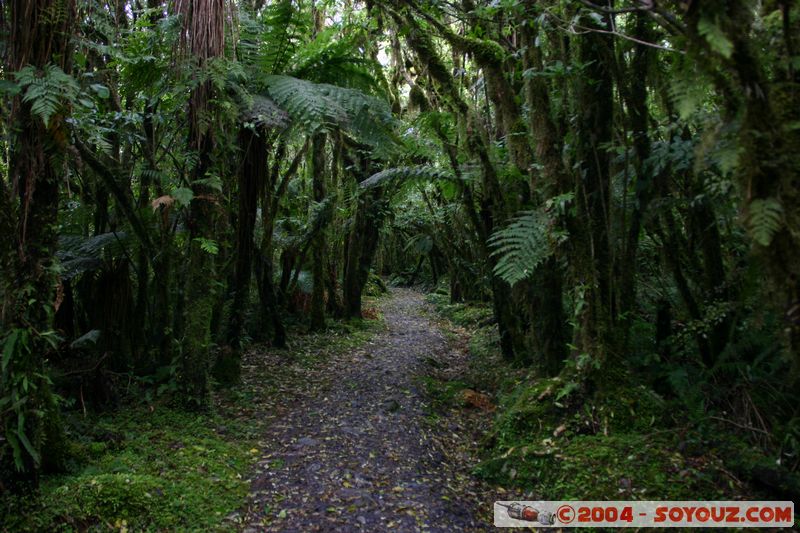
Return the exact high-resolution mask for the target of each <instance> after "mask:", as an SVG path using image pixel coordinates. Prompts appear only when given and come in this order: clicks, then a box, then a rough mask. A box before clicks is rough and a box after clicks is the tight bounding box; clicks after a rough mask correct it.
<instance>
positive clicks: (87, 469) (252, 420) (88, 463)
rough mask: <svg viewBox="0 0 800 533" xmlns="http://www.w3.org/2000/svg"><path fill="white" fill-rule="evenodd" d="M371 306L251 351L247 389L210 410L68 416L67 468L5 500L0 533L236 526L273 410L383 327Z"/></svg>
mask: <svg viewBox="0 0 800 533" xmlns="http://www.w3.org/2000/svg"><path fill="white" fill-rule="evenodd" d="M365 308H366V309H367V310H369V313H368V314H369V315H370V316H371V317H372V319H365V320H356V321H349V322H330V323H329V326H328V328H327V329H326V330H325V331H324V332H321V333H316V334H302V332H301V331H300V330H298V331H295V332H293V333H294V334H293V335H292V336H291V337H290V338H291V342H290V347H289V349H287V350H275V349H269V348H264V347H260V346H255V347H252V348H251V350H250V353H249V354H247V355H246V356H245V365H244V367H243V368H244V369H243V376H242V377H243V382H242V384H241V385H239V386H237V387H233V388H231V389H226V390H221V391H218V392H217V393H215V401H214V404H215V407H214V410H213V412H212V413H191V412H186V411H184V410H181V409H178V408H176V407H174V406H173V402H172V400H171V398H170V397H169V396H168V395H163V396H157V397H156V398H155V400H153V401H151V402H149V403H148V402H144V403H143V402H134V401H131V402H130V403H127V404H123V406H122V407H120V408H119V409H117V410H116V411H114V412H109V413H104V414H96V413H95V414H93V413H91V412H88V413H86V414H84V413H83V412H82V411H77V410H76V411H73V412H68V413H66V417H65V418H66V422H67V427H68V429H69V434H68V437H69V444H68V454H69V456H70V457H71V459H70V461H69V471H68V472H67V473H64V474H59V475H46V476H44V477H43V478H42V480H41V487H40V493H39V495H38V497H36V498H31V497H22V498H15V499H12V498H10V497H5V498H0V516H2V517H3V519H2V523H0V531H7V530H8V531H37V532H38V531H109V530H115V531H187V530H191V531H214V530H216V531H225V530H235V529H236V524H235V522H234V521H233V520H230V519H227V518H229V517H230V516H231V514H232V513H234V512H235V511H236V510H237V509H239V508H240V507H241V506H242V505H243V503H244V501H245V499H246V497H247V495H248V491H249V486H250V482H249V479H248V475H249V473H250V471H251V467H252V465H253V464H254V463H255V461H256V460H257V459H258V458H259V457H260V456H261V454H262V450H261V449H259V448H260V443H259V440H258V438H259V435H260V434H261V431H262V429H263V427H264V425H265V424H266V423H268V420H269V416H268V415H269V406H270V405H272V402H273V401H274V399H275V398H276V397H278V396H279V395H280V394H281V391H282V390H284V389H285V387H286V386H287V384H289V383H291V382H292V380H301V379H302V375H303V373H304V369H307V368H309V367H311V366H312V365H315V364H318V363H319V362H321V361H322V360H324V359H325V358H327V357H329V356H331V355H332V354H334V353H341V352H344V351H347V350H350V349H352V348H354V347H356V346H359V345H360V344H362V343H364V342H366V340H368V339H369V338H370V337H371V336H372V335H373V334H374V333H375V331H377V330H378V329H380V328H381V327H382V318H381V317H380V316H379V314H378V312H377V311H375V309H374V306H369V305H367V306H365ZM269 357H271V358H272V360H269V361H267V360H266V358H269ZM248 362H249V364H248ZM273 362H275V363H276V364H270V363H273ZM278 363H280V364H278ZM151 397H152V396H151ZM234 516H235V514H234Z"/></svg>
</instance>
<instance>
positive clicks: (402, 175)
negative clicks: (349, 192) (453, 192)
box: [359, 166, 456, 189]
mask: <svg viewBox="0 0 800 533" xmlns="http://www.w3.org/2000/svg"><path fill="white" fill-rule="evenodd" d="M455 179H456V178H455V177H454V176H453V175H452V174H450V173H449V172H446V171H444V170H440V169H438V168H435V167H431V166H418V167H394V168H387V169H386V170H382V171H380V172H378V173H377V174H373V175H372V176H370V177H369V178H367V179H365V180H364V181H362V182H361V183H360V184H359V187H361V188H362V189H369V188H372V187H378V186H383V185H387V184H389V183H391V182H397V181H425V182H429V181H437V180H444V181H454V180H455Z"/></svg>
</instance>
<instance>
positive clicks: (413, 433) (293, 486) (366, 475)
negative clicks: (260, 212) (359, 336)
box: [243, 289, 493, 532]
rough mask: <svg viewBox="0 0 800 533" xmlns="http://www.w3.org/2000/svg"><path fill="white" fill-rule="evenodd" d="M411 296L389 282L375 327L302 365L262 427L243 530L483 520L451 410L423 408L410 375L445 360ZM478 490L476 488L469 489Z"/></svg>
mask: <svg viewBox="0 0 800 533" xmlns="http://www.w3.org/2000/svg"><path fill="white" fill-rule="evenodd" d="M425 306H426V304H425V302H424V300H423V296H422V295H421V294H420V293H418V292H415V291H412V290H409V289H393V290H392V295H391V296H390V297H389V298H386V299H385V300H383V301H382V302H381V303H380V307H381V310H382V312H383V313H384V316H385V322H386V325H387V328H386V330H385V331H382V332H380V333H378V334H377V335H375V336H374V337H373V338H372V339H371V340H370V341H369V342H368V343H366V344H365V345H363V346H361V347H359V348H358V349H355V350H352V351H350V352H348V353H342V354H339V355H338V356H335V357H333V358H332V359H331V360H329V361H326V362H325V363H324V364H323V365H320V367H318V368H314V369H313V370H311V371H310V373H309V375H308V382H309V383H312V384H314V383H319V384H320V385H319V386H311V387H308V390H306V391H304V392H303V393H301V395H300V396H299V397H297V398H295V399H293V400H292V402H291V404H290V405H288V406H287V407H286V409H285V411H283V412H282V413H281V416H280V418H278V419H276V420H275V421H274V422H272V423H271V424H269V426H268V428H267V429H266V435H265V436H264V437H263V439H264V440H263V441H262V442H263V443H264V444H265V445H266V446H265V455H264V456H263V457H262V458H261V460H260V461H259V463H258V467H257V473H256V475H255V477H254V478H253V482H252V486H251V498H250V501H249V502H248V506H247V512H246V516H245V526H244V528H243V529H244V530H245V531H248V532H253V531H298V532H300V531H302V532H311V531H369V532H376V531H431V532H433V531H486V530H489V529H493V528H491V526H490V524H489V523H488V522H487V521H486V519H485V518H484V519H479V518H478V517H477V516H476V515H477V514H478V512H479V511H478V510H479V509H480V513H481V514H483V515H484V516H485V515H486V512H487V509H488V508H490V506H491V500H489V499H488V498H490V496H489V495H488V491H485V490H483V489H482V488H481V487H480V486H479V484H478V482H477V481H475V480H474V479H473V478H472V477H471V476H470V474H469V468H470V466H471V465H472V464H473V460H472V458H471V457H470V456H469V452H468V451H465V450H467V449H468V448H469V446H467V447H465V446H464V445H463V444H464V442H463V441H464V440H465V439H466V440H468V439H469V437H468V436H464V434H463V432H462V431H461V429H462V428H460V426H459V425H458V424H459V423H458V421H455V420H452V419H451V418H450V417H443V418H441V419H439V420H438V421H437V422H433V421H432V420H433V419H432V418H428V419H426V416H427V415H428V413H429V411H427V410H426V409H427V407H426V399H425V394H424V391H423V390H422V383H421V378H422V377H423V376H424V375H425V374H426V373H427V372H428V371H429V370H430V368H431V367H430V366H429V365H430V364H431V363H432V362H433V363H434V364H436V363H435V361H441V362H442V364H453V361H452V360H451V359H452V358H451V357H450V354H451V353H452V352H451V349H450V347H449V343H448V341H447V339H446V338H445V336H444V335H443V333H442V332H441V331H440V330H439V328H437V327H436V325H435V324H434V323H433V322H432V321H431V319H429V318H428V317H427V316H426V315H425V313H424V308H425ZM481 493H483V496H479V495H480V494H481Z"/></svg>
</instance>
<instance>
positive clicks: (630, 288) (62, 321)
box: [0, 0, 800, 528]
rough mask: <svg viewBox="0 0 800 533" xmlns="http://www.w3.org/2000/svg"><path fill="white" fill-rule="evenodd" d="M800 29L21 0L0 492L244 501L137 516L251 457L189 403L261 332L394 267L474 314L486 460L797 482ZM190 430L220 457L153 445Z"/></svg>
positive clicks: (174, 517) (661, 483)
mask: <svg viewBox="0 0 800 533" xmlns="http://www.w3.org/2000/svg"><path fill="white" fill-rule="evenodd" d="M799 30H800V3H798V1H797V0H767V1H763V2H756V3H754V2H749V1H747V0H727V1H722V0H712V1H702V2H700V1H695V2H682V1H678V0H674V1H664V2H646V1H638V0H621V1H618V2H610V1H608V2H606V1H603V2H600V1H597V2H592V1H589V0H503V1H488V0H486V1H484V0H463V1H459V2H438V1H428V0H390V1H385V2H370V1H367V2H365V3H362V2H352V1H349V0H315V1H311V0H309V1H304V0H303V1H301V0H271V1H264V0H175V1H166V0H147V1H140V0H135V1H134V0H130V1H129V0H89V1H86V2H77V1H76V0H0V39H1V40H0V56H2V70H1V71H0V73H2V78H3V79H2V80H1V81H0V109H2V117H3V121H2V125H0V133H1V134H2V138H0V146H2V154H0V354H1V359H0V492H4V493H8V494H19V493H26V492H28V491H31V490H33V491H36V490H37V488H38V487H39V486H41V490H42V491H44V492H45V493H47V494H50V495H52V497H54V498H66V497H67V495H70V497H71V495H72V494H74V495H76V501H74V502H72V503H70V504H69V505H72V506H73V507H69V508H67V506H68V505H67V503H66V501H65V500H63V499H62V500H59V501H64V506H65V507H64V508H61V509H59V510H58V512H59V513H63V514H66V515H69V516H70V517H72V518H71V519H73V520H74V521H75V522H74V523H73V525H74V526H75V527H82V526H85V525H86V524H89V523H90V522H91V523H94V522H92V521H96V520H99V518H98V517H101V516H102V517H107V516H113V517H114V518H115V519H116V518H119V519H120V520H126V524H131V525H133V526H134V527H147V526H153V527H158V528H172V527H179V526H180V525H181V524H182V523H183V522H181V520H183V518H184V517H186V516H187V514H188V513H195V512H198V511H197V509H200V508H202V509H207V510H210V511H211V512H217V511H219V512H220V513H222V512H225V511H227V510H230V509H232V508H233V507H235V505H234V500H235V499H236V498H237V497H238V496H237V495H239V492H238V491H239V490H240V489H241V486H240V485H241V483H240V482H239V481H230V483H231V485H230V486H226V487H227V489H230V491H232V492H230V493H228V494H227V495H226V496H225V499H224V500H221V501H218V502H216V503H209V502H210V500H203V502H205V503H203V502H199V501H198V502H194V503H193V502H188V503H187V502H184V501H182V500H180V498H177V496H176V497H175V498H171V497H166V498H165V501H162V503H163V505H164V507H159V509H158V510H157V511H154V514H155V515H159V516H157V517H155V518H153V517H151V518H148V519H147V520H152V521H151V522H147V523H144V522H142V523H139V522H137V520H139V519H140V518H137V516H138V514H139V512H140V509H139V508H144V507H146V506H148V501H147V500H145V499H143V498H148V496H147V494H152V492H153V491H163V492H164V493H165V494H168V495H169V494H176V495H177V494H179V493H182V492H183V491H184V490H188V489H186V487H185V486H184V485H185V484H192V485H193V489H192V491H189V492H188V493H189V494H195V493H196V494H197V495H198V497H201V496H202V498H211V496H212V495H213V494H215V493H214V492H213V491H214V490H216V489H211V488H209V489H208V490H209V492H204V489H201V488H200V487H205V486H206V484H207V483H208V479H209V478H210V477H216V478H219V479H223V478H226V476H228V477H229V474H230V473H231V472H238V471H241V469H242V468H244V467H245V466H244V465H246V463H247V450H246V448H247V446H248V444H247V443H244V442H231V441H227V440H225V439H220V438H218V436H214V435H211V434H210V433H208V432H207V431H202V430H200V429H198V430H197V431H196V432H195V428H200V427H201V426H203V424H205V422H202V421H208V420H215V419H214V417H215V416H216V415H215V409H217V408H218V405H217V404H218V402H216V400H214V398H215V395H217V394H219V392H218V389H225V388H226V387H233V389H231V390H234V391H235V390H237V389H236V387H237V386H240V385H239V383H240V378H241V368H242V365H241V361H242V357H243V354H245V353H246V350H247V349H248V346H250V345H251V344H253V343H264V344H269V345H271V346H274V347H284V346H286V345H287V343H291V342H293V341H294V338H293V337H297V335H300V332H301V330H302V331H303V333H305V332H307V331H312V332H315V331H321V330H324V329H325V328H326V327H329V326H331V324H334V322H333V320H340V319H346V320H356V321H357V320H359V319H361V318H362V314H363V310H362V304H361V301H362V294H364V293H369V292H370V291H371V290H373V289H374V290H375V291H376V292H377V291H379V290H380V289H378V287H380V286H382V284H383V282H382V281H381V278H380V277H378V276H383V277H386V278H389V279H392V280H393V282H394V283H397V284H409V285H415V284H425V285H427V286H429V287H438V288H439V289H440V292H442V293H444V294H446V299H447V300H448V302H449V303H448V304H445V302H442V301H439V302H438V303H439V304H440V306H441V307H442V308H443V309H444V310H445V312H450V313H451V318H453V319H454V320H455V321H459V320H460V319H464V318H467V319H469V318H470V316H471V315H470V314H471V313H473V314H477V316H478V318H477V320H472V321H469V320H468V321H467V322H465V323H464V324H466V327H468V328H469V329H472V330H474V331H473V333H475V334H474V335H473V338H472V344H473V346H472V352H473V359H474V361H475V364H476V365H478V367H479V368H482V369H483V372H482V373H483V374H484V376H485V378H486V381H485V382H483V383H476V384H474V386H475V387H478V388H482V389H484V390H485V391H486V392H488V393H491V394H493V395H495V397H496V399H497V400H498V411H497V414H496V420H495V425H494V429H493V430H492V431H491V432H490V433H491V437H490V438H488V439H487V442H486V450H485V451H486V453H487V457H486V461H485V462H484V463H482V465H481V467H480V468H479V469H478V472H479V473H481V474H483V475H484V476H485V477H486V478H487V479H492V480H494V481H497V482H499V483H505V482H514V483H519V484H522V485H524V486H533V485H535V486H536V487H537V490H539V491H540V494H543V495H546V496H552V497H554V498H555V497H560V498H562V499H564V498H566V497H575V498H579V497H580V498H589V499H590V498H601V497H611V496H617V495H618V492H617V488H618V487H617V485H618V484H619V479H620V476H624V475H626V474H625V472H626V471H627V470H632V471H635V472H637V474H636V476H639V477H638V478H637V479H635V480H634V482H633V485H634V486H636V487H639V488H644V489H645V490H646V492H640V493H636V494H635V496H636V497H639V496H641V495H643V494H644V495H647V496H653V497H656V496H657V497H659V498H661V499H670V498H673V499H680V498H684V497H686V498H689V497H692V496H696V495H698V494H701V495H703V496H707V497H712V496H723V495H724V496H735V495H736V494H737V491H738V493H739V494H744V495H751V494H759V495H764V496H769V497H776V498H792V497H794V496H797V495H798V493H799V492H800V491H799V490H798V487H800V481H798V479H800V477H799V474H798V468H800V413H798V411H797V406H798V404H799V403H800V397H798V390H800V389H798V384H799V381H798V379H799V377H800V196H799V195H800V186H798V183H799V181H798V180H800V176H799V175H798V173H800V127H798V125H799V124H800V55H798V54H800V51H798V47H799V46H800V42H798V39H800V31H799ZM440 299H441V298H440ZM475 309H477V310H478V311H474V310H475ZM456 314H457V315H458V316H456ZM463 315H466V316H463ZM336 324H338V322H336ZM336 327H342V326H341V325H337V326H336ZM498 354H499V357H498ZM492 368H502V369H505V370H507V371H508V372H509V375H511V376H514V379H513V380H510V381H509V380H503V379H500V378H497V372H493V371H492ZM491 376H495V378H496V379H495V378H492V377H491ZM547 391H549V392H547ZM154 398H155V399H157V400H158V402H163V404H164V407H163V410H161V408H159V409H160V410H159V411H158V413H157V414H154V415H153V418H152V419H151V417H150V416H149V415H148V413H147V412H145V411H142V407H141V406H142V402H144V403H145V404H149V403H152V402H153V401H154ZM445 403H446V402H445ZM132 406H133V407H132ZM167 406H168V407H167ZM115 409H123V412H126V413H128V415H126V416H125V417H123V419H122V421H117V422H115V429H114V431H120V432H129V433H131V434H132V436H131V438H129V439H128V438H126V444H125V445H124V446H122V447H121V448H120V449H112V448H113V447H111V446H110V445H106V444H104V443H103V442H100V441H97V440H93V437H92V435H94V434H96V433H97V432H98V431H100V428H102V427H104V426H103V425H104V424H105V423H106V422H105V420H106V418H105V417H106V416H107V415H108V413H110V412H113V411H114V410H115ZM125 409H129V411H125ZM87 413H88V414H87ZM87 417H88V418H87ZM88 420H91V421H92V422H91V423H89V422H87V421H88ZM158 426H165V427H167V428H169V429H164V431H165V433H164V434H163V435H161V434H159V435H160V436H159V435H156V433H157V432H158V431H160V429H158V428H157V427H158ZM562 426H563V427H562ZM170 431H175V432H179V433H191V432H194V433H195V437H196V439H197V440H196V442H195V441H194V440H193V441H192V443H184V444H186V446H185V447H183V448H182V449H185V450H187V451H186V454H188V455H186V456H185V457H182V458H174V459H175V461H177V462H176V463H175V468H178V467H180V466H181V465H185V464H186V465H188V464H189V463H192V464H195V463H197V462H198V461H199V462H202V461H204V460H205V458H206V456H205V455H204V454H209V455H213V456H214V457H213V458H208V464H207V465H206V466H204V468H206V470H205V471H204V472H202V475H198V476H197V477H196V478H195V477H194V476H190V477H186V478H180V479H175V480H172V479H170V478H169V476H166V478H164V479H159V478H158V476H160V470H158V465H157V464H156V463H155V462H153V463H149V464H147V465H146V467H142V468H140V467H139V466H137V465H138V463H139V462H145V461H146V460H145V459H143V454H145V455H146V454H147V453H157V451H156V450H147V447H148V446H149V444H147V443H148V442H149V443H152V442H153V441H157V442H159V443H160V444H159V446H161V445H162V444H163V446H168V445H169V442H167V441H169V440H170V437H169V432H170ZM154 432H156V433H154ZM554 432H555V433H556V435H555V436H553V434H554ZM165 435H166V436H165ZM650 435H657V437H656V438H652V439H651V438H650ZM162 437H163V439H162ZM204 439H205V440H204ZM545 440H550V441H551V444H552V446H551V445H550V444H548V443H546V442H543V441H545ZM162 441H163V442H162ZM648 447H649V448H652V453H646V452H645V451H644V450H645V449H646V448H648ZM672 448H681V450H685V449H696V448H704V449H705V448H707V449H709V450H712V451H710V452H709V453H708V454H707V455H705V456H703V458H704V459H708V461H709V462H710V464H713V466H711V467H709V468H694V466H692V465H693V464H694V463H692V461H694V460H695V459H696V458H697V457H700V456H701V455H702V454H701V453H697V454H696V455H692V453H694V452H691V451H690V452H686V453H685V454H684V453H683V451H681V452H680V453H679V454H678V455H680V457H676V456H675V455H674V454H673V452H672V451H671V450H672ZM158 449H163V447H162V448H158ZM556 450H557V451H556ZM81 455H84V456H92V457H95V458H96V459H97V460H96V461H94V463H93V464H94V465H95V466H94V467H91V468H88V469H84V470H80V468H83V467H82V466H78V465H76V464H75V457H76V456H81ZM200 456H202V457H200ZM556 456H558V460H557V461H556V460H554V457H556ZM225 457H227V458H229V462H226V460H227V459H225ZM562 457H566V458H567V459H564V460H563V461H562V460H561V458H562ZM625 457H629V459H627V460H625V459H623V458H625ZM509 458H515V459H517V460H518V461H517V462H518V465H519V466H518V467H514V469H513V475H512V474H511V470H510V468H511V467H510V466H509V464H510V461H509ZM184 461H185V462H184ZM598 465H606V466H607V467H608V470H607V472H606V474H607V475H604V476H598V477H596V478H592V479H593V480H594V483H595V484H594V485H591V486H587V483H586V482H587V481H588V479H589V478H587V475H588V474H587V472H588V471H592V472H594V471H595V470H596V468H597V466H598ZM118 467H119V468H118ZM92 468H97V470H92ZM231 469H232V470H231ZM729 470H730V471H735V472H736V476H737V477H735V479H736V481H737V482H738V483H739V484H738V485H737V486H736V487H732V486H730V484H729V486H727V487H726V486H724V485H725V483H726V482H725V481H724V480H723V478H724V477H725V472H728V471H729ZM65 471H71V472H72V473H73V475H74V476H75V477H74V478H72V479H71V480H68V481H63V480H61V479H60V478H58V477H53V476H56V475H58V473H63V472H65ZM685 471H688V472H690V473H689V474H684V472H685ZM76 472H77V473H76ZM664 472H666V473H664ZM128 473H130V478H129V477H126V476H127V474H128ZM42 474H45V476H44V477H42ZM628 475H629V476H633V475H634V474H628ZM676 476H677V477H676ZM570 479H571V480H573V482H574V483H573V484H570V483H568V482H567V481H566V480H570ZM626 479H627V478H626ZM87 480H88V481H87ZM129 480H130V481H129ZM62 481H63V482H62ZM198 484H199V485H198ZM630 485H631V484H630V483H628V484H627V485H625V486H626V487H629V488H630ZM678 485H681V487H682V488H676V487H677V486H678ZM95 486H102V487H109V488H110V489H109V491H108V493H106V492H104V493H103V497H102V498H99V497H97V494H96V493H95V492H93V491H95V490H96V489H95V488H94V487H95ZM584 488H585V490H583V489H584ZM97 490H99V489H97ZM59 491H62V492H63V494H62V493H60V492H59ZM59 494H62V496H58V495H59ZM631 497H634V495H633V493H631ZM176 498H177V499H176ZM118 500H120V501H121V500H125V501H126V502H127V503H126V504H125V505H126V507H124V508H123V507H119V506H118ZM184 504H185V505H184ZM137 506H138V507H137ZM182 506H183V507H182ZM203 512H205V511H203ZM42 520H43V522H42V524H47V523H49V522H48V521H55V520H56V518H54V517H52V516H45V517H43V518H42ZM215 520H216V519H215V518H211V519H209V521H208V522H207V523H203V524H199V523H198V524H197V527H202V526H203V525H208V524H211V523H212V522H214V521H215ZM67 522H68V520H67ZM31 527H34V526H31ZM42 527H45V526H44V525H42Z"/></svg>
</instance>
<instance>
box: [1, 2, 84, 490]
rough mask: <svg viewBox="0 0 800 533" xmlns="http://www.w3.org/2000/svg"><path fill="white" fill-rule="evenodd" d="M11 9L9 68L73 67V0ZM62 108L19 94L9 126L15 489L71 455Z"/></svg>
mask: <svg viewBox="0 0 800 533" xmlns="http://www.w3.org/2000/svg"><path fill="white" fill-rule="evenodd" d="M9 8H10V12H9V14H10V18H9V22H10V27H11V28H10V29H11V34H10V36H9V39H8V40H7V41H6V42H7V46H8V48H7V54H8V55H7V58H8V64H7V65H6V72H16V71H18V70H20V69H22V68H23V67H25V66H27V65H31V66H33V67H34V68H36V69H42V68H44V67H45V66H47V65H49V64H51V63H52V62H56V65H57V66H58V67H60V68H61V69H62V70H63V71H65V72H67V73H68V72H70V66H71V65H70V63H71V58H72V47H71V44H70V39H71V37H72V29H73V24H74V22H75V17H76V9H75V3H74V1H73V0H13V1H11V2H9ZM56 14H57V15H58V16H56ZM64 111H65V110H64V109H63V108H62V109H61V110H60V112H59V113H57V114H56V115H54V116H52V117H50V121H49V125H47V126H46V125H45V124H44V122H43V121H42V119H41V118H40V117H38V116H35V115H34V114H33V113H32V111H31V104H30V103H23V102H22V100H21V99H20V98H19V97H18V98H16V99H15V100H14V103H13V107H12V110H11V116H10V123H11V124H12V127H11V131H12V132H16V135H14V136H13V138H12V139H11V142H10V146H11V152H10V160H9V164H10V165H9V166H10V168H9V175H10V178H11V180H10V181H11V190H9V191H6V190H5V188H3V192H5V193H7V194H4V195H3V199H2V200H1V202H2V204H0V230H2V235H3V238H2V239H0V242H2V243H3V244H2V246H3V248H2V249H1V250H0V255H1V256H2V257H1V259H0V261H1V262H2V267H3V274H2V279H0V284H1V285H0V291H1V292H0V297H1V298H2V305H1V306H0V309H1V310H2V311H0V331H2V332H3V339H2V345H3V351H4V354H5V355H4V363H3V368H2V374H1V375H0V397H2V398H3V399H5V400H8V401H9V404H10V405H11V406H13V407H12V408H11V409H10V410H7V409H6V408H4V409H3V414H2V415H1V416H2V424H1V426H2V427H0V431H2V436H3V437H4V438H3V440H2V442H1V443H0V477H1V478H2V479H3V484H4V485H5V486H6V488H7V489H10V490H13V491H25V490H26V489H31V488H35V487H36V486H37V485H38V477H39V472H40V469H41V468H42V467H43V466H45V467H46V466H57V464H58V463H60V462H61V460H62V459H63V453H61V452H60V450H61V449H62V447H63V433H62V430H61V424H60V419H59V415H58V410H57V407H56V403H55V400H54V397H53V395H52V393H51V392H50V385H49V380H48V378H47V377H46V369H45V361H46V359H47V357H48V353H50V352H51V351H52V349H53V345H52V344H51V343H52V342H53V338H52V337H49V335H50V334H51V332H52V328H53V315H54V312H55V307H56V306H57V304H56V303H54V302H55V300H56V291H55V289H56V286H57V285H58V283H59V282H58V278H57V275H56V272H57V271H56V269H55V264H54V260H53V259H54V255H55V249H56V243H57V233H56V228H57V221H58V205H59V183H60V181H61V179H62V175H63V168H64V156H65V152H66V148H67V147H66V142H67V139H68V138H69V134H68V132H67V124H66V120H65V118H66V117H65V113H64Z"/></svg>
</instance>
